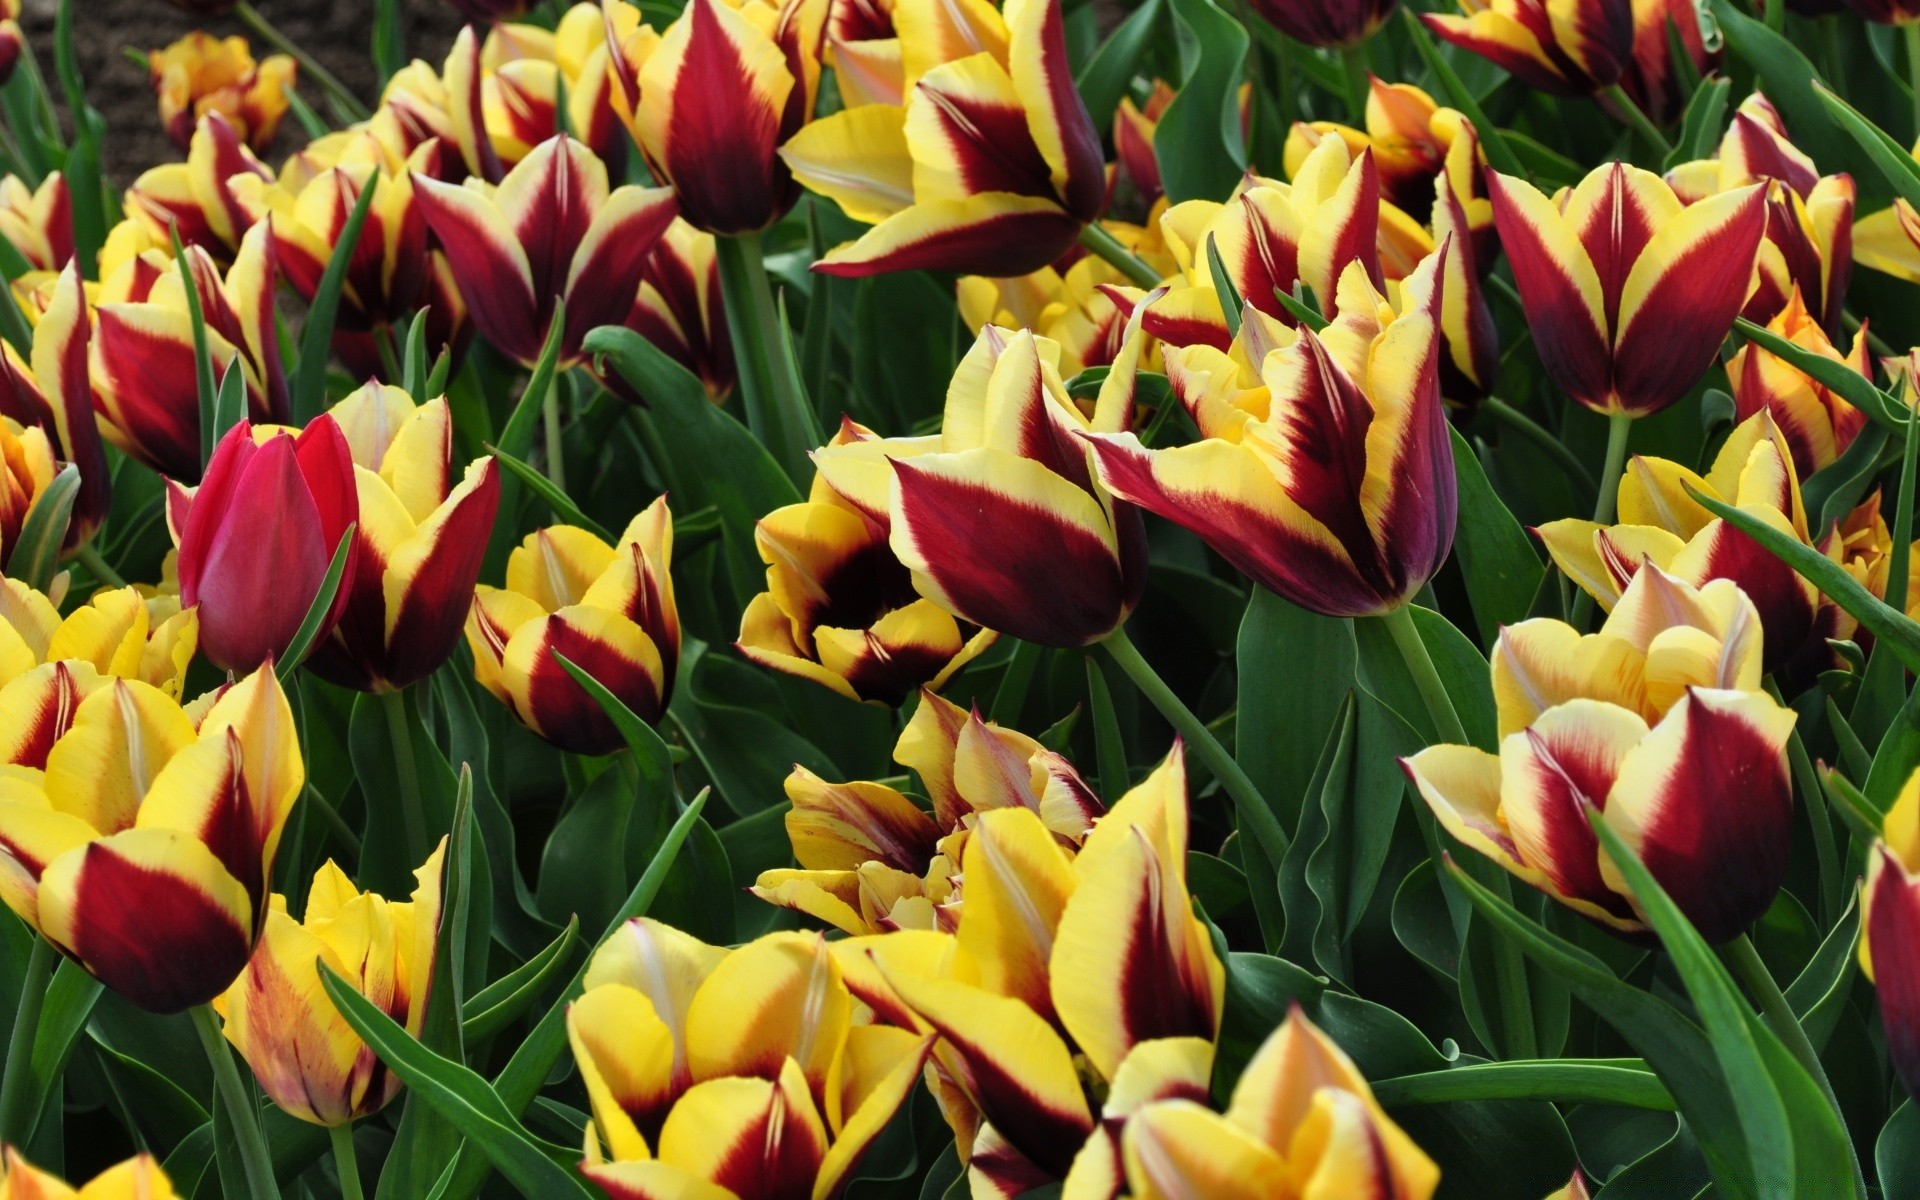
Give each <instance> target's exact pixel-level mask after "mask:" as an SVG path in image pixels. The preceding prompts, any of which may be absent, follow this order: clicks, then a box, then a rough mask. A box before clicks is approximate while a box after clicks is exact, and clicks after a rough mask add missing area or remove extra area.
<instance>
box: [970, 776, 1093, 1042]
mask: <svg viewBox="0 0 1920 1200" xmlns="http://www.w3.org/2000/svg"><path fill="white" fill-rule="evenodd" d="M962 864H963V865H962V870H963V872H964V874H965V876H966V880H967V886H966V918H965V919H964V920H962V921H961V922H960V931H959V935H958V936H959V952H960V961H961V962H962V963H963V964H964V966H962V967H961V968H960V970H961V972H962V977H963V978H964V977H967V974H968V973H969V972H970V973H971V978H970V979H969V982H973V983H977V984H978V985H979V986H981V987H983V988H985V989H987V990H988V991H990V992H992V993H994V994H995V995H999V996H1011V997H1014V998H1015V999H1018V1000H1022V1001H1025V1002H1026V1004H1027V1006H1028V1007H1030V1008H1032V1009H1033V1011H1035V1012H1037V1013H1039V1014H1040V1015H1041V1016H1043V1017H1046V1018H1047V1019H1048V1020H1054V1019H1055V1017H1054V1007H1053V998H1052V995H1051V994H1050V992H1049V991H1048V986H1047V978H1048V975H1047V972H1048V963H1049V961H1050V960H1051V959H1052V957H1053V949H1054V933H1055V930H1056V929H1057V928H1058V927H1059V924H1060V914H1061V913H1062V912H1064V911H1065V910H1066V907H1067V901H1068V898H1069V897H1071V896H1072V895H1073V889H1074V883H1075V880H1074V873H1073V870H1072V868H1071V867H1070V866H1069V865H1068V860H1067V856H1066V855H1065V854H1064V853H1062V852H1061V850H1060V847H1059V846H1058V844H1056V843H1055V842H1054V840H1053V835H1052V834H1050V833H1048V832H1047V829H1046V827H1045V826H1044V825H1042V824H1041V823H1040V818H1039V817H1037V816H1035V815H1034V813H1033V811H1032V810H1030V809H1026V808H1001V809H994V810H992V811H989V812H983V813H981V814H980V818H979V820H978V821H977V822H976V823H975V824H974V827H973V831H972V833H971V834H969V835H968V837H967V847H966V850H965V852H964V856H963V859H962Z"/></svg>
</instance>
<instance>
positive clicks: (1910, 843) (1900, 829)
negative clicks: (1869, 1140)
mask: <svg viewBox="0 0 1920 1200" xmlns="http://www.w3.org/2000/svg"><path fill="white" fill-rule="evenodd" d="M1860 904H1861V912H1860V970H1861V973H1862V974H1864V975H1865V976H1866V977H1867V978H1868V980H1870V981H1871V982H1872V983H1873V985H1874V989H1875V990H1876V991H1877V992H1878V993H1879V1000H1880V1021H1881V1025H1882V1027H1883V1028H1884V1029H1885V1030H1886V1035H1887V1054H1888V1057H1890V1058H1892V1059H1893V1068H1894V1071H1895V1073H1896V1074H1897V1075H1898V1076H1899V1078H1900V1082H1901V1083H1902V1084H1904V1085H1905V1086H1906V1089H1907V1093H1908V1094H1909V1095H1915V1096H1920V961H1916V960H1915V959H1914V957H1913V948H1914V947H1915V946H1917V945H1920V772H1916V773H1915V774H1913V775H1911V776H1909V777H1908V779H1907V782H1906V784H1905V786H1903V787H1902V788H1901V789H1900V795H1899V797H1898V798H1897V799H1895V801H1894V803H1893V807H1892V808H1890V809H1888V810H1887V815H1886V818H1885V820H1884V822H1883V823H1882V825H1881V830H1880V839H1879V840H1878V841H1876V842H1875V843H1874V844H1873V849H1872V850H1870V851H1869V852H1868V853H1867V882H1866V885H1865V886H1864V887H1863V888H1862V889H1861V892H1860Z"/></svg>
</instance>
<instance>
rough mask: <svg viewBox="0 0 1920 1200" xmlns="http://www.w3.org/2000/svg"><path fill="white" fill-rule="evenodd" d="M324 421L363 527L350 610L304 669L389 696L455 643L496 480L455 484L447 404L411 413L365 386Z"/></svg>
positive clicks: (395, 398) (491, 472) (488, 527)
mask: <svg viewBox="0 0 1920 1200" xmlns="http://www.w3.org/2000/svg"><path fill="white" fill-rule="evenodd" d="M331 414H332V416H333V419H334V420H335V421H337V422H338V423H339V426H340V431H341V433H342V434H343V435H344V436H345V438H346V442H347V447H348V449H349V451H350V452H351V454H352V456H353V467H354V470H353V476H354V481H355V483H356V484H357V488H356V491H357V493H358V497H359V513H360V517H359V524H358V526H356V528H355V532H354V562H355V566H354V572H353V577H352V580H351V581H350V583H345V584H343V585H342V588H343V591H344V594H345V595H346V603H345V606H344V607H343V608H342V609H341V612H340V621H339V623H338V624H337V625H335V626H334V627H333V632H332V634H330V635H329V636H328V637H327V639H326V640H325V641H323V642H320V643H318V644H317V647H316V649H315V651H314V655H313V659H312V664H311V665H312V667H313V670H314V673H315V674H317V675H319V676H320V677H321V678H322V679H325V680H327V681H329V682H331V683H337V684H339V685H340V686H342V687H350V688H354V689H356V690H358V691H366V692H389V691H397V690H399V689H401V688H404V687H406V686H408V685H409V684H413V683H418V682H419V681H420V680H422V679H425V678H426V677H427V676H428V675H431V674H432V673H433V672H434V671H436V670H438V669H439V667H440V665H441V664H442V663H444V662H446V661H447V658H448V657H449V656H450V655H452V653H453V648H454V647H455V646H456V645H457V644H458V643H459V641H460V634H461V631H462V629H463V628H464V627H465V625H466V620H467V613H468V611H469V610H470V609H471V608H472V607H473V592H474V585H475V584H476V583H477V582H478V581H479V579H480V561H481V559H482V558H483V557H485V555H486V550H487V538H488V537H489V535H490V534H491V533H492V531H493V518H494V515H495V512H496V510H497V509H498V508H499V505H500V477H499V473H498V471H497V469H496V467H495V466H494V462H493V460H492V459H491V458H482V459H479V460H477V461H475V462H472V463H469V464H468V465H467V467H466V470H465V471H464V472H463V473H462V474H461V475H460V476H459V477H457V478H456V476H455V474H454V466H453V415H452V413H451V412H450V411H449V410H448V408H447V402H446V400H445V399H444V398H442V399H438V400H431V401H428V402H427V403H425V404H421V405H418V406H416V405H415V404H414V402H413V398H412V397H410V396H408V395H407V394H406V393H405V392H404V391H402V390H400V389H399V388H395V387H387V386H384V385H382V384H380V383H377V382H373V383H368V384H367V385H366V386H364V387H362V388H360V389H359V390H358V391H356V392H354V393H353V394H352V395H350V396H348V397H347V398H346V399H344V400H342V401H340V403H338V404H336V405H334V406H333V408H332V410H331Z"/></svg>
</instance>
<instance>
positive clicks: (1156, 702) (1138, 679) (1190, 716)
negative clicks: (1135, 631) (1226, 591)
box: [1100, 628, 1289, 868]
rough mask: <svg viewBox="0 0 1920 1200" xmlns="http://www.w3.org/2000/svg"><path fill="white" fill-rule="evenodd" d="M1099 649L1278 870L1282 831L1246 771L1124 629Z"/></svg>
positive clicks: (1284, 850) (1284, 841)
mask: <svg viewBox="0 0 1920 1200" xmlns="http://www.w3.org/2000/svg"><path fill="white" fill-rule="evenodd" d="M1100 645H1101V647H1102V648H1103V649H1105V650H1106V652H1107V654H1108V655H1109V656H1111V657H1112V659H1113V661H1114V664H1115V665H1116V666H1118V667H1119V668H1120V670H1121V671H1123V672H1125V673H1126V676H1127V678H1128V679H1131V680H1132V681H1133V686H1135V687H1137V688H1139V689H1140V694H1141V695H1143V696H1145V697H1146V698H1147V701H1148V703H1150V704H1152V705H1153V706H1154V707H1155V708H1157V709H1159V710H1160V715H1161V716H1163V717H1165V718H1166V719H1167V723H1168V724H1169V725H1172V726H1173V727H1174V729H1175V730H1177V731H1178V732H1179V734H1180V736H1181V738H1182V739H1184V740H1185V742H1186V744H1187V746H1188V747H1190V748H1191V749H1192V750H1193V753H1194V754H1195V755H1196V756H1197V757H1198V758H1199V759H1200V761H1201V762H1203V763H1205V764H1206V767H1207V770H1209V771H1212V772H1213V776H1214V778H1215V779H1218V780H1219V781H1220V786H1221V787H1223V788H1225V789H1226V792H1227V795H1229V796H1231V797H1233V805H1234V808H1235V810H1236V811H1237V812H1238V813H1239V814H1240V825H1241V827H1242V829H1243V830H1245V831H1248V832H1251V833H1252V834H1253V837H1254V840H1255V841H1257V842H1259V843H1260V849H1261V850H1263V851H1265V852H1266V855H1267V859H1268V861H1269V862H1271V863H1273V865H1274V866H1275V867H1276V868H1278V867H1279V865H1280V861H1281V859H1283V858H1285V857H1286V853H1287V845H1288V841H1289V839H1288V837H1287V831H1286V830H1284V829H1282V828H1281V827H1280V818H1279V817H1277V816H1275V815H1274V812H1273V809H1272V808H1270V807H1268V805H1267V802H1266V799H1265V798H1264V797H1262V796H1261V795H1260V789H1259V788H1257V787H1255V786H1254V785H1253V780H1251V779H1249V778H1247V773H1246V772H1245V771H1243V770H1241V769H1240V764H1239V763H1237V762H1235V761H1234V760H1233V755H1231V754H1228V753H1227V749H1226V747H1225V746H1222V745H1221V744H1220V739H1218V738H1216V737H1214V736H1213V731H1212V730H1210V729H1208V728H1207V725H1206V722H1204V721H1202V720H1201V719H1200V718H1199V717H1197V716H1195V715H1194V713H1193V710H1192V709H1190V708H1188V707H1187V706H1186V704H1185V703H1184V702H1183V701H1182V700H1181V699H1180V697H1178V696H1176V695H1174V694H1173V689H1172V688H1170V687H1168V686H1167V684H1166V681H1165V680H1163V679H1161V678H1160V674H1159V672H1157V671H1155V670H1154V669H1153V667H1152V665H1151V664H1149V663H1148V662H1147V660H1146V659H1144V658H1142V657H1141V656H1140V651H1139V650H1138V649H1137V648H1136V647H1135V646H1134V644H1133V641H1132V639H1130V638H1129V637H1127V631H1126V629H1125V628H1120V629H1116V630H1114V631H1113V632H1112V633H1110V634H1108V635H1107V636H1106V637H1105V638H1104V639H1103V640H1102V641H1101V642H1100Z"/></svg>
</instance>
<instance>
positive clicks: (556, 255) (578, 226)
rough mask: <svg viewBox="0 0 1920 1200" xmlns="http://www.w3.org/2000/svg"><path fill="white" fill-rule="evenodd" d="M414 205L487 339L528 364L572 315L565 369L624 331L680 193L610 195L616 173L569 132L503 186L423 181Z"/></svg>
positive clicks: (544, 146)
mask: <svg viewBox="0 0 1920 1200" xmlns="http://www.w3.org/2000/svg"><path fill="white" fill-rule="evenodd" d="M413 182H414V198H415V200H416V201H417V202H418V203H419V205H420V207H421V210H422V211H423V212H424V213H425V214H426V218H427V225H428V227H429V228H430V229H432V231H433V234H434V236H435V237H436V238H438V239H439V241H440V244H441V245H442V246H443V247H445V248H446V253H447V260H448V262H449V263H450V264H451V265H452V267H453V273H454V275H455V277H456V278H457V279H459V280H460V281H461V292H462V294H463V295H464V296H465V297H466V301H467V306H468V311H469V313H470V314H471V316H472V317H473V323H474V325H475V326H477V327H478V328H479V330H480V335H481V336H482V337H484V338H486V339H487V340H488V341H489V342H491V343H492V344H493V346H494V348H495V349H497V350H499V351H500V352H501V353H503V354H505V355H506V356H507V357H509V358H511V359H513V360H514V361H516V362H518V363H520V364H522V365H524V366H531V365H532V364H533V363H535V362H536V361H538V359H539V357H540V348H541V344H542V343H543V342H544V340H545V338H546V335H547V327H548V326H549V325H550V324H552V321H553V314H554V310H555V306H556V305H557V304H560V303H563V302H564V304H565V306H566V327H565V329H564V331H563V332H562V335H561V342H560V359H559V365H560V367H561V368H565V367H569V366H572V365H574V364H575V363H577V362H579V361H580V357H581V350H580V343H581V340H582V339H583V338H585V337H586V335H587V331H588V330H590V329H593V328H596V327H598V326H601V325H611V324H616V323H618V322H619V321H620V320H621V319H622V318H624V317H625V316H626V315H627V310H628V308H629V307H630V306H631V305H632V304H633V297H634V296H635V295H636V294H637V293H638V291H639V288H640V277H641V273H642V272H643V271H644V269H645V267H646V262H647V256H648V253H649V252H650V251H651V250H652V249H653V247H654V244H655V242H657V241H658V240H659V238H660V235H661V234H663V233H665V232H666V229H667V225H668V224H669V223H670V222H671V221H672V220H673V215H674V198H673V193H672V192H670V191H668V190H667V189H665V188H642V187H636V186H633V185H631V184H627V185H623V186H620V187H610V186H609V183H608V180H607V166H606V164H605V163H603V162H601V161H600V159H599V158H597V157H595V155H594V153H593V152H592V151H591V150H589V149H587V148H586V146H584V145H582V144H581V143H580V142H578V141H575V140H574V139H573V138H570V137H568V136H567V135H566V134H564V133H562V134H556V135H555V136H553V137H551V138H549V139H547V140H546V141H545V142H542V143H541V144H540V145H539V146H538V147H536V148H535V149H534V150H533V152H532V153H530V154H528V155H527V157H526V158H525V159H524V160H522V161H521V162H520V164H519V165H518V166H516V167H514V168H513V170H512V171H510V172H509V173H508V174H507V177H506V178H505V179H504V180H503V181H501V183H500V185H499V186H498V187H497V188H496V187H493V186H491V185H489V184H486V183H484V182H481V181H479V180H473V179H470V180H468V181H467V183H466V184H465V185H463V186H455V185H453V184H448V183H442V182H440V181H439V180H436V179H432V178H429V177H427V176H425V175H420V174H415V175H414V177H413Z"/></svg>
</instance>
